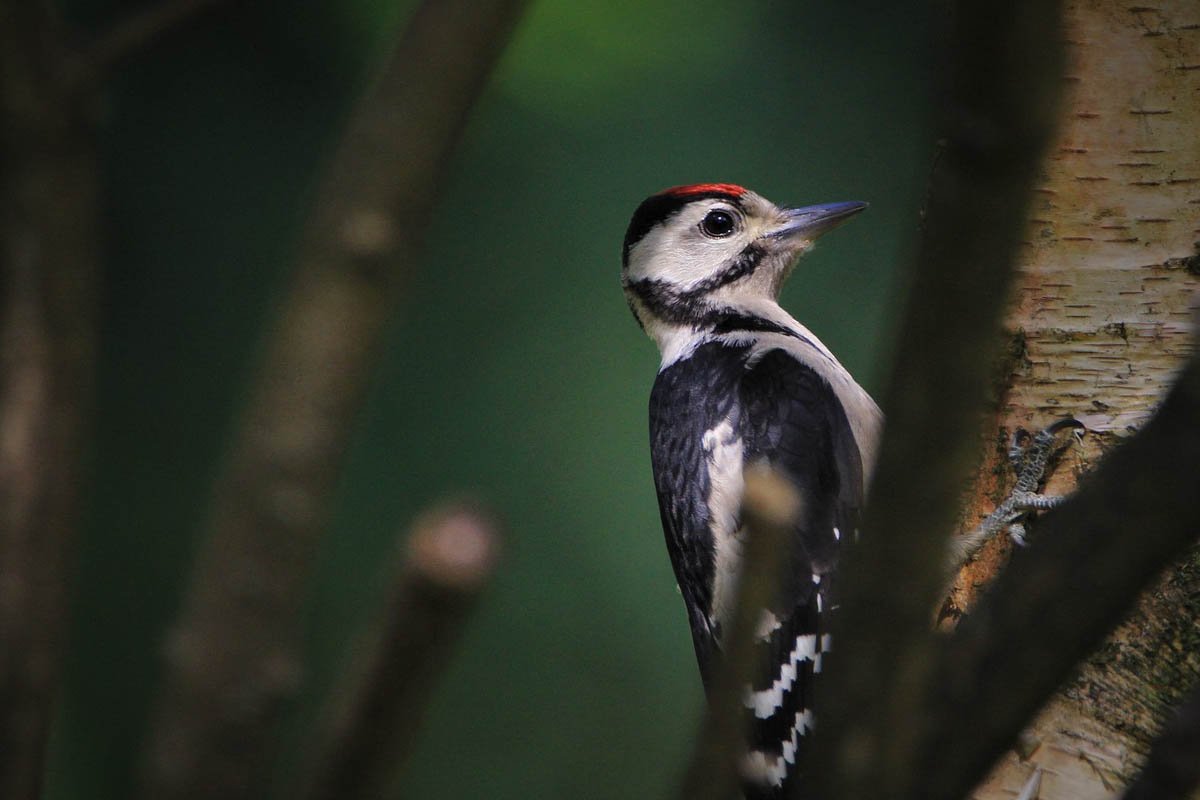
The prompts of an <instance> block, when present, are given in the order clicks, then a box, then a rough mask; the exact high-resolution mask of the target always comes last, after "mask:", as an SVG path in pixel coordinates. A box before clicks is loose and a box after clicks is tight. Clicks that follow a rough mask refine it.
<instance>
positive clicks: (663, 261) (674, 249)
mask: <svg viewBox="0 0 1200 800" xmlns="http://www.w3.org/2000/svg"><path fill="white" fill-rule="evenodd" d="M668 233H670V232H669V231H667V230H665V229H659V230H654V231H651V232H650V233H648V234H646V236H645V237H644V238H643V239H642V240H641V241H640V242H638V243H637V244H636V245H635V246H634V248H633V249H632V250H631V251H630V252H629V277H630V278H631V279H632V280H635V281H638V280H646V279H649V280H658V281H666V282H667V283H669V284H672V285H673V286H675V287H677V288H678V289H679V290H681V291H686V290H687V289H688V288H689V287H691V286H694V285H695V284H696V283H699V282H700V281H702V280H704V279H705V278H708V277H710V276H712V275H713V274H714V273H716V272H718V271H719V270H720V269H722V268H723V267H724V266H725V264H726V263H728V260H729V259H730V258H731V257H732V256H733V255H735V254H736V253H738V252H739V251H740V247H741V243H740V242H739V241H738V240H722V241H720V242H715V241H713V240H711V239H705V238H703V237H701V236H700V234H699V233H697V234H696V235H695V237H691V236H685V237H682V240H681V238H680V237H679V236H678V235H676V236H674V237H672V236H669V235H668Z"/></svg>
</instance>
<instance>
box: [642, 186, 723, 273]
mask: <svg viewBox="0 0 1200 800" xmlns="http://www.w3.org/2000/svg"><path fill="white" fill-rule="evenodd" d="M697 200H722V201H724V202H726V203H729V204H730V205H732V206H734V207H735V208H741V206H742V204H741V201H740V200H739V199H738V197H737V195H734V194H729V193H728V192H697V193H695V194H682V195H678V194H656V195H653V196H651V197H647V198H646V199H645V200H643V201H642V204H641V205H640V206H638V207H637V210H636V211H634V212H633V218H632V219H630V220H629V227H628V228H627V229H626V230H625V244H624V246H623V247H622V249H621V263H622V264H624V265H628V264H629V251H630V250H632V249H633V246H634V245H635V244H637V243H638V242H640V241H641V240H642V237H643V236H645V235H646V234H647V233H649V232H650V229H651V228H653V227H654V226H655V225H658V224H659V223H662V222H665V221H666V220H667V219H669V218H670V217H672V216H674V215H675V214H678V213H679V211H680V209H682V208H683V207H684V206H686V205H688V204H689V203H694V202H696V201H697Z"/></svg>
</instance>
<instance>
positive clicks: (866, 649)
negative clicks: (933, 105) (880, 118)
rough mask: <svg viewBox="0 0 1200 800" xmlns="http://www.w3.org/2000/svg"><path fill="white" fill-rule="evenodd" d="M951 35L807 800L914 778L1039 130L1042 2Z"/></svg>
mask: <svg viewBox="0 0 1200 800" xmlns="http://www.w3.org/2000/svg"><path fill="white" fill-rule="evenodd" d="M951 27H952V33H951V39H950V45H951V52H950V54H949V58H948V59H947V60H948V63H947V65H946V67H945V73H946V74H947V75H949V76H950V79H951V80H952V81H953V84H952V86H951V87H949V93H948V95H949V96H948V99H947V101H946V103H945V105H944V108H943V111H942V120H941V122H940V124H939V125H938V129H939V130H940V131H941V132H942V134H941V137H942V138H941V142H940V144H942V151H941V153H940V157H939V159H938V161H937V168H936V170H935V172H934V174H933V176H932V179H931V180H932V187H931V191H930V196H929V200H928V208H927V212H926V222H925V228H924V231H923V236H922V240H921V246H920V251H919V254H918V256H917V259H916V264H917V267H916V270H915V274H914V277H913V284H912V287H911V289H910V292H909V300H908V307H907V311H906V313H905V316H904V321H903V324H902V326H901V331H900V335H899V336H898V337H897V341H898V342H899V343H900V344H899V347H898V351H897V355H896V361H895V364H894V366H893V368H892V374H891V379H890V382H889V384H888V387H887V391H886V394H885V400H886V402H885V404H884V408H885V411H886V414H887V428H886V432H885V436H884V441H883V443H882V447H881V450H880V458H879V463H878V467H877V469H876V474H875V477H874V480H873V482H872V486H871V498H870V503H869V506H868V509H867V513H866V517H865V519H864V522H863V533H864V535H863V545H862V546H861V547H860V548H856V549H854V550H852V551H851V553H850V557H849V558H848V560H847V564H846V572H845V574H846V581H845V584H844V586H845V587H846V596H845V600H844V603H843V607H842V617H841V619H840V621H839V622H838V625H839V628H840V630H841V631H842V633H840V634H839V633H837V632H835V634H834V640H835V641H836V642H840V644H839V645H838V651H837V654H836V659H833V660H830V662H829V664H830V666H829V669H828V670H827V673H828V675H829V680H830V683H829V688H828V690H823V691H822V692H820V693H819V696H818V701H817V702H818V718H819V719H821V720H822V721H823V723H822V724H823V727H822V731H823V733H824V735H822V736H821V737H817V747H816V748H815V749H816V751H817V755H816V758H817V759H818V763H819V764H820V765H821V769H820V770H816V771H814V770H809V772H816V774H818V775H819V776H820V779H821V780H825V781H828V786H827V787H825V789H824V790H822V791H818V792H817V794H818V795H819V796H822V797H830V798H861V797H897V796H900V795H902V794H903V793H904V792H905V791H906V789H907V788H908V787H909V786H910V785H911V783H912V782H913V781H914V780H915V779H916V778H917V777H918V776H919V775H920V773H914V772H913V770H912V759H911V756H912V754H913V748H914V746H915V743H916V741H917V740H918V738H919V737H918V736H917V735H915V734H917V732H918V731H916V730H914V726H917V725H919V724H920V721H921V713H920V706H921V703H922V701H923V699H924V693H923V692H922V691H921V688H920V687H923V686H925V685H926V684H927V682H928V681H929V666H930V648H931V646H932V640H931V636H930V633H929V618H930V609H932V608H933V607H934V605H935V603H936V599H937V596H938V593H939V591H940V589H941V588H942V585H943V576H942V572H941V569H942V564H943V563H944V561H945V549H946V539H947V536H948V534H949V532H950V529H951V527H952V525H953V522H954V521H955V518H956V516H957V513H958V508H959V502H960V499H961V495H962V490H963V488H964V483H965V481H966V479H967V476H969V475H970V474H971V465H972V464H973V462H974V459H975V457H976V450H977V445H978V441H979V430H980V424H981V419H980V415H979V411H980V408H981V406H982V403H983V400H984V397H985V394H986V389H987V386H988V377H989V374H990V371H991V363H992V356H993V354H994V353H995V352H996V344H997V342H999V341H1000V337H999V335H998V334H999V331H1000V320H1001V315H1002V312H1003V310H1004V308H1005V303H1006V301H1007V298H1008V290H1009V286H1010V283H1011V275H1012V263H1013V261H1014V259H1015V256H1016V251H1017V245H1018V242H1019V240H1020V238H1021V232H1022V229H1023V226H1024V222H1025V209H1026V206H1027V205H1028V203H1029V198H1030V193H1031V190H1032V188H1033V181H1034V177H1035V175H1036V172H1037V168H1038V164H1039V161H1040V158H1041V155H1042V152H1043V150H1044V148H1045V147H1046V145H1047V143H1048V142H1049V140H1050V137H1051V135H1052V133H1053V131H1054V127H1055V119H1056V114H1055V109H1056V105H1057V102H1058V96H1059V87H1060V83H1061V81H1060V77H1059V76H1060V74H1061V73H1060V57H1061V56H1060V50H1061V48H1060V42H1059V35H1060V34H1059V31H1060V12H1059V4H1058V3H1057V2H1048V1H1047V0H1024V1H1023V2H1018V3H1016V4H1012V3H1009V4H1004V5H1003V6H1000V5H995V4H986V3H966V2H960V3H957V4H954V11H953V24H952V26H951ZM825 721H828V723H826V722H825ZM901 731H904V732H905V733H904V734H903V735H899V732H901Z"/></svg>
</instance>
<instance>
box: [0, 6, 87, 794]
mask: <svg viewBox="0 0 1200 800" xmlns="http://www.w3.org/2000/svg"><path fill="white" fill-rule="evenodd" d="M58 34H59V28H58V25H57V21H56V19H55V17H54V15H53V14H51V13H49V10H48V9H47V8H46V7H45V6H44V5H42V4H39V3H29V2H25V0H0V315H2V316H0V797H4V798H13V800H33V799H34V798H36V797H38V796H39V794H40V785H41V781H42V773H43V761H44V752H45V746H46V736H47V731H48V729H49V724H50V718H51V715H52V710H53V702H54V699H55V696H56V693H57V688H58V679H59V673H60V671H61V664H62V649H63V639H64V635H65V630H66V622H67V611H68V600H67V585H68V582H69V581H68V579H69V576H70V574H71V564H72V559H71V555H72V546H73V541H74V538H75V532H76V528H77V527H78V524H79V505H80V503H79V477H80V475H79V473H80V461H81V458H82V456H83V453H84V450H85V448H86V432H87V431H86V428H87V426H86V424H85V420H86V419H87V414H88V412H89V411H90V407H91V401H92V361H93V358H92V354H93V348H94V339H95V331H94V324H95V313H94V312H95V290H94V286H95V279H96V253H97V251H98V249H99V247H98V235H97V230H96V224H95V220H96V214H97V201H96V197H97V193H96V163H95V157H94V150H93V144H94V140H93V130H92V128H91V127H90V126H89V125H88V124H87V121H86V120H85V118H84V117H83V116H82V115H81V114H80V113H79V108H78V104H77V103H76V102H74V98H73V97H71V96H69V95H68V94H67V93H65V92H64V91H63V90H62V89H63V87H62V85H61V84H60V83H59V81H58V80H57V78H58V71H57V66H58V64H59V62H60V58H61V55H62V53H63V52H64V44H63V42H62V41H61V40H60V38H59V35H58Z"/></svg>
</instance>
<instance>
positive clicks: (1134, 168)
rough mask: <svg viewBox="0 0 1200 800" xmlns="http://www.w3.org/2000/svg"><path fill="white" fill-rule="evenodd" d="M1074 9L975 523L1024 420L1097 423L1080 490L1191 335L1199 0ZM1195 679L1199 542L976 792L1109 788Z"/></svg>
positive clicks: (1198, 219) (971, 519)
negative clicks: (1038, 779)
mask: <svg viewBox="0 0 1200 800" xmlns="http://www.w3.org/2000/svg"><path fill="white" fill-rule="evenodd" d="M1066 15H1067V16H1066V23H1067V46H1068V59H1069V60H1068V66H1067V70H1066V74H1065V75H1064V81H1065V82H1066V85H1067V89H1068V95H1067V102H1066V103H1065V105H1064V109H1063V110H1064V118H1063V121H1062V127H1061V128H1060V132H1059V135H1058V139H1057V141H1056V143H1055V144H1054V146H1053V147H1052V149H1051V151H1050V153H1049V155H1048V158H1047V160H1046V163H1045V165H1044V175H1043V180H1042V181H1041V182H1040V183H1039V186H1038V188H1037V194H1036V198H1035V201H1034V204H1033V207H1032V213H1031V219H1030V220H1029V227H1028V232H1027V236H1026V239H1025V241H1024V242H1023V251H1022V258H1021V260H1020V264H1019V274H1018V279H1017V295H1016V302H1015V305H1014V310H1013V311H1012V313H1011V314H1010V316H1009V319H1008V328H1009V331H1010V336H1011V346H1010V348H1009V351H1008V358H1007V359H1006V361H1005V363H1004V365H1003V374H1002V375H1001V376H1000V379H999V386H998V406H999V409H998V411H997V414H996V418H995V423H994V425H993V426H991V427H990V428H989V430H990V431H991V433H990V434H989V436H990V439H991V441H990V442H986V443H985V446H986V448H987V450H988V451H989V452H988V455H987V457H986V459H985V461H984V463H983V464H982V466H981V468H980V473H979V476H978V480H977V482H976V486H975V490H974V492H973V495H972V497H971V501H970V504H969V507H968V511H967V515H966V519H965V520H964V524H963V527H964V528H965V529H969V528H971V527H973V525H974V523H975V521H976V520H977V519H979V518H982V516H984V515H985V514H986V513H987V512H989V511H990V510H991V509H992V508H993V507H994V505H995V503H996V502H997V501H998V500H999V499H1000V498H1001V497H1002V496H1003V494H1004V493H1005V492H1006V491H1007V489H1008V488H1009V487H1008V484H1009V483H1011V478H1010V473H1009V470H1008V467H1007V463H1006V459H1005V449H1006V444H1007V440H1008V437H1009V435H1010V434H1011V432H1012V431H1013V430H1015V429H1017V428H1019V427H1020V428H1026V429H1030V430H1034V429H1038V428H1041V427H1043V426H1045V425H1046V424H1048V423H1050V422H1053V421H1055V420H1057V419H1061V418H1063V417H1067V416H1074V417H1075V418H1077V419H1079V420H1080V421H1082V422H1084V423H1085V424H1086V425H1087V428H1088V434H1087V436H1086V437H1085V438H1084V440H1083V442H1082V444H1081V445H1079V446H1076V447H1073V448H1072V449H1071V450H1069V451H1068V453H1067V455H1066V459H1065V462H1064V464H1063V465H1062V468H1060V469H1059V471H1058V473H1056V474H1055V475H1054V476H1053V477H1052V478H1051V479H1050V481H1049V485H1048V487H1047V490H1048V491H1049V492H1051V493H1065V492H1069V491H1070V490H1071V489H1072V488H1073V486H1074V485H1075V482H1076V480H1077V479H1078V478H1079V477H1080V476H1081V475H1082V474H1083V473H1085V472H1087V471H1088V469H1089V466H1090V465H1091V464H1093V463H1094V462H1096V461H1097V460H1098V459H1100V458H1101V457H1102V456H1103V454H1104V453H1105V452H1106V450H1107V449H1109V448H1110V447H1111V446H1112V445H1113V444H1115V443H1116V442H1117V441H1119V440H1120V439H1122V438H1123V437H1125V436H1127V435H1129V433H1131V432H1132V431H1133V430H1136V429H1137V428H1138V426H1140V425H1141V423H1142V422H1143V421H1145V419H1146V417H1147V416H1148V415H1149V413H1150V412H1151V411H1152V410H1153V409H1154V407H1155V406H1156V404H1157V402H1158V400H1159V399H1160V397H1161V395H1162V394H1163V392H1164V391H1165V389H1166V388H1167V387H1168V386H1169V385H1170V383H1171V380H1172V378H1173V376H1174V374H1175V372H1176V370H1177V369H1178V367H1179V366H1180V365H1181V363H1182V361H1183V358H1184V356H1185V355H1186V354H1187V351H1188V348H1189V346H1190V345H1189V341H1190V336H1191V330H1190V323H1189V316H1190V311H1189V308H1190V306H1191V305H1192V304H1193V303H1194V302H1195V300H1194V299H1193V298H1194V297H1195V296H1196V292H1197V289H1198V288H1200V280H1198V279H1197V276H1198V274H1200V249H1198V247H1200V243H1198V242H1197V240H1198V239H1200V136H1197V133H1196V132H1197V131H1198V130H1200V5H1197V4H1196V3H1194V2H1189V1H1188V0H1167V1H1165V2H1158V3H1155V4H1153V5H1134V4H1131V3H1127V2H1115V1H1114V0H1088V1H1086V2H1084V1H1082V0H1081V1H1080V2H1074V3H1069V4H1068V5H1067V8H1066ZM1066 467H1069V468H1066ZM1129 533H1130V535H1137V531H1130V532H1129ZM1033 537H1034V539H1035V540H1036V530H1035V531H1034V533H1033ZM1009 547H1010V545H1009V544H1008V543H1007V542H1004V541H995V542H992V543H990V544H989V545H988V546H987V547H985V548H984V551H983V552H982V553H981V554H980V556H979V558H978V559H977V560H976V561H975V562H974V563H973V564H972V565H969V566H968V567H967V568H966V569H965V570H964V571H963V573H962V574H961V575H960V577H959V580H958V582H957V584H956V586H955V588H954V590H953V592H952V594H951V596H950V598H949V600H948V601H947V604H946V606H945V607H944V609H943V619H944V620H947V621H952V620H953V619H954V618H956V617H957V616H959V615H961V614H962V613H964V610H965V609H967V608H968V607H969V606H970V604H971V602H972V600H973V599H974V597H975V595H976V593H977V592H978V590H979V588H980V587H981V586H982V585H984V584H985V583H986V582H987V581H988V579H989V578H990V577H991V576H992V575H993V574H995V572H996V571H997V570H998V569H999V568H1000V567H1001V566H1002V565H1003V563H1004V562H1005V561H1006V555H1007V549H1008V548H1009ZM1197 678H1200V560H1198V557H1197V555H1196V553H1193V554H1192V556H1191V557H1190V558H1189V559H1187V560H1185V561H1184V562H1183V563H1181V564H1179V565H1178V566H1176V567H1175V568H1173V569H1172V570H1169V571H1168V573H1167V574H1166V575H1164V577H1163V578H1162V580H1161V582H1160V583H1159V585H1158V586H1157V587H1156V588H1155V589H1153V590H1151V591H1149V592H1147V593H1146V594H1145V596H1144V597H1143V598H1142V600H1141V602H1140V604H1139V606H1138V608H1137V610H1136V611H1135V612H1134V614H1133V616H1132V617H1131V618H1130V619H1129V620H1128V621H1127V622H1126V623H1125V624H1124V625H1123V626H1122V627H1121V628H1120V629H1119V630H1118V631H1117V632H1115V633H1114V634H1113V636H1111V637H1110V638H1109V640H1108V641H1107V643H1106V644H1105V645H1104V647H1103V648H1101V650H1100V651H1098V652H1097V653H1096V654H1094V655H1093V656H1092V657H1091V658H1090V659H1089V661H1088V662H1087V663H1086V664H1085V665H1084V666H1083V667H1082V669H1081V670H1080V672H1079V675H1078V676H1077V677H1076V678H1075V679H1074V680H1072V681H1071V682H1070V683H1069V684H1068V685H1067V686H1065V687H1064V689H1063V690H1062V692H1061V693H1060V695H1059V696H1058V697H1057V698H1056V699H1055V700H1054V701H1053V702H1052V703H1051V704H1050V705H1049V706H1048V707H1047V708H1046V709H1044V711H1043V712H1042V714H1041V715H1040V716H1039V718H1038V719H1037V720H1035V722H1034V723H1033V724H1032V726H1031V727H1030V729H1029V733H1028V736H1027V739H1028V741H1027V742H1026V743H1025V745H1024V746H1023V748H1021V749H1022V751H1023V754H1024V756H1025V758H1021V757H1019V756H1018V755H1016V754H1015V753H1014V754H1010V755H1009V756H1007V757H1006V758H1005V759H1004V760H1003V761H1002V762H1001V763H1000V764H999V765H998V766H997V767H996V769H995V770H994V772H993V774H992V775H991V776H990V778H989V779H988V780H987V781H986V782H985V783H984V784H983V785H982V786H981V787H980V788H979V789H978V790H977V791H976V793H975V795H974V796H975V797H977V798H979V800H992V798H1010V797H1013V796H1015V795H1016V794H1017V793H1018V792H1019V791H1020V789H1021V787H1022V785H1023V784H1024V783H1025V781H1026V779H1027V778H1028V777H1029V775H1030V774H1031V772H1032V771H1033V770H1034V768H1035V766H1037V765H1040V766H1041V767H1042V768H1043V769H1044V771H1045V774H1044V777H1043V781H1042V789H1041V795H1040V796H1041V798H1042V800H1056V798H1079V799H1080V800H1088V798H1103V797H1111V796H1114V795H1115V794H1116V793H1117V792H1118V791H1119V790H1120V788H1121V787H1122V786H1123V785H1125V784H1126V783H1127V782H1128V781H1129V780H1130V779H1131V778H1132V777H1133V775H1134V774H1136V772H1137V770H1138V768H1139V767H1140V765H1141V763H1142V762H1143V761H1144V759H1145V756H1146V754H1147V752H1148V751H1149V746H1150V743H1151V741H1152V740H1153V739H1154V737H1155V735H1156V734H1157V731H1158V730H1159V729H1160V728H1161V726H1162V724H1163V722H1164V721H1165V720H1166V719H1167V718H1168V716H1169V715H1170V712H1171V710H1172V708H1173V706H1174V705H1175V704H1176V703H1177V702H1178V701H1179V698H1180V697H1181V696H1182V695H1183V693H1185V692H1186V691H1187V689H1188V687H1189V686H1190V685H1192V684H1193V683H1195V682H1196V680H1197Z"/></svg>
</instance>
